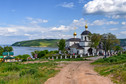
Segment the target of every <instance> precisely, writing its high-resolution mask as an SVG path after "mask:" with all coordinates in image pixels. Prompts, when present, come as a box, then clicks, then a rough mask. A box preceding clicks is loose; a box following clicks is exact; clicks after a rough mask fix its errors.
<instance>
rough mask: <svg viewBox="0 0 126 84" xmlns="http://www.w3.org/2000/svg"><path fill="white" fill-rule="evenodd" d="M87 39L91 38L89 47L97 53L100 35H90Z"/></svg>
mask: <svg viewBox="0 0 126 84" xmlns="http://www.w3.org/2000/svg"><path fill="white" fill-rule="evenodd" d="M89 38H91V42H90V44H89V45H90V47H93V48H95V49H96V52H97V47H98V45H99V43H100V41H101V35H100V34H96V33H94V34H90V35H89Z"/></svg>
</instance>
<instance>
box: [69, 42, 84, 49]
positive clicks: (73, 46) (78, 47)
mask: <svg viewBox="0 0 126 84" xmlns="http://www.w3.org/2000/svg"><path fill="white" fill-rule="evenodd" d="M70 48H77V49H83V47H81V46H80V45H79V43H75V44H73V45H72V46H70Z"/></svg>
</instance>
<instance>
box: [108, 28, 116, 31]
mask: <svg viewBox="0 0 126 84" xmlns="http://www.w3.org/2000/svg"><path fill="white" fill-rule="evenodd" d="M109 30H110V31H116V30H118V28H111V29H109Z"/></svg>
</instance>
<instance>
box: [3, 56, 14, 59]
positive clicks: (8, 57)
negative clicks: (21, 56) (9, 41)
mask: <svg viewBox="0 0 126 84" xmlns="http://www.w3.org/2000/svg"><path fill="white" fill-rule="evenodd" d="M4 59H14V57H10V56H6V57H5V58H4Z"/></svg>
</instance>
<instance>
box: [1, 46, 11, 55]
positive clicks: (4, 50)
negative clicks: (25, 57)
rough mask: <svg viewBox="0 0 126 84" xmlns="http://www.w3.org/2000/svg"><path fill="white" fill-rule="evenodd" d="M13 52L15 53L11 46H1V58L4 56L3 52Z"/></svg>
mask: <svg viewBox="0 0 126 84" xmlns="http://www.w3.org/2000/svg"><path fill="white" fill-rule="evenodd" d="M11 51H13V48H12V47H11V46H5V47H2V46H0V56H2V55H3V52H11Z"/></svg>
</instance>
